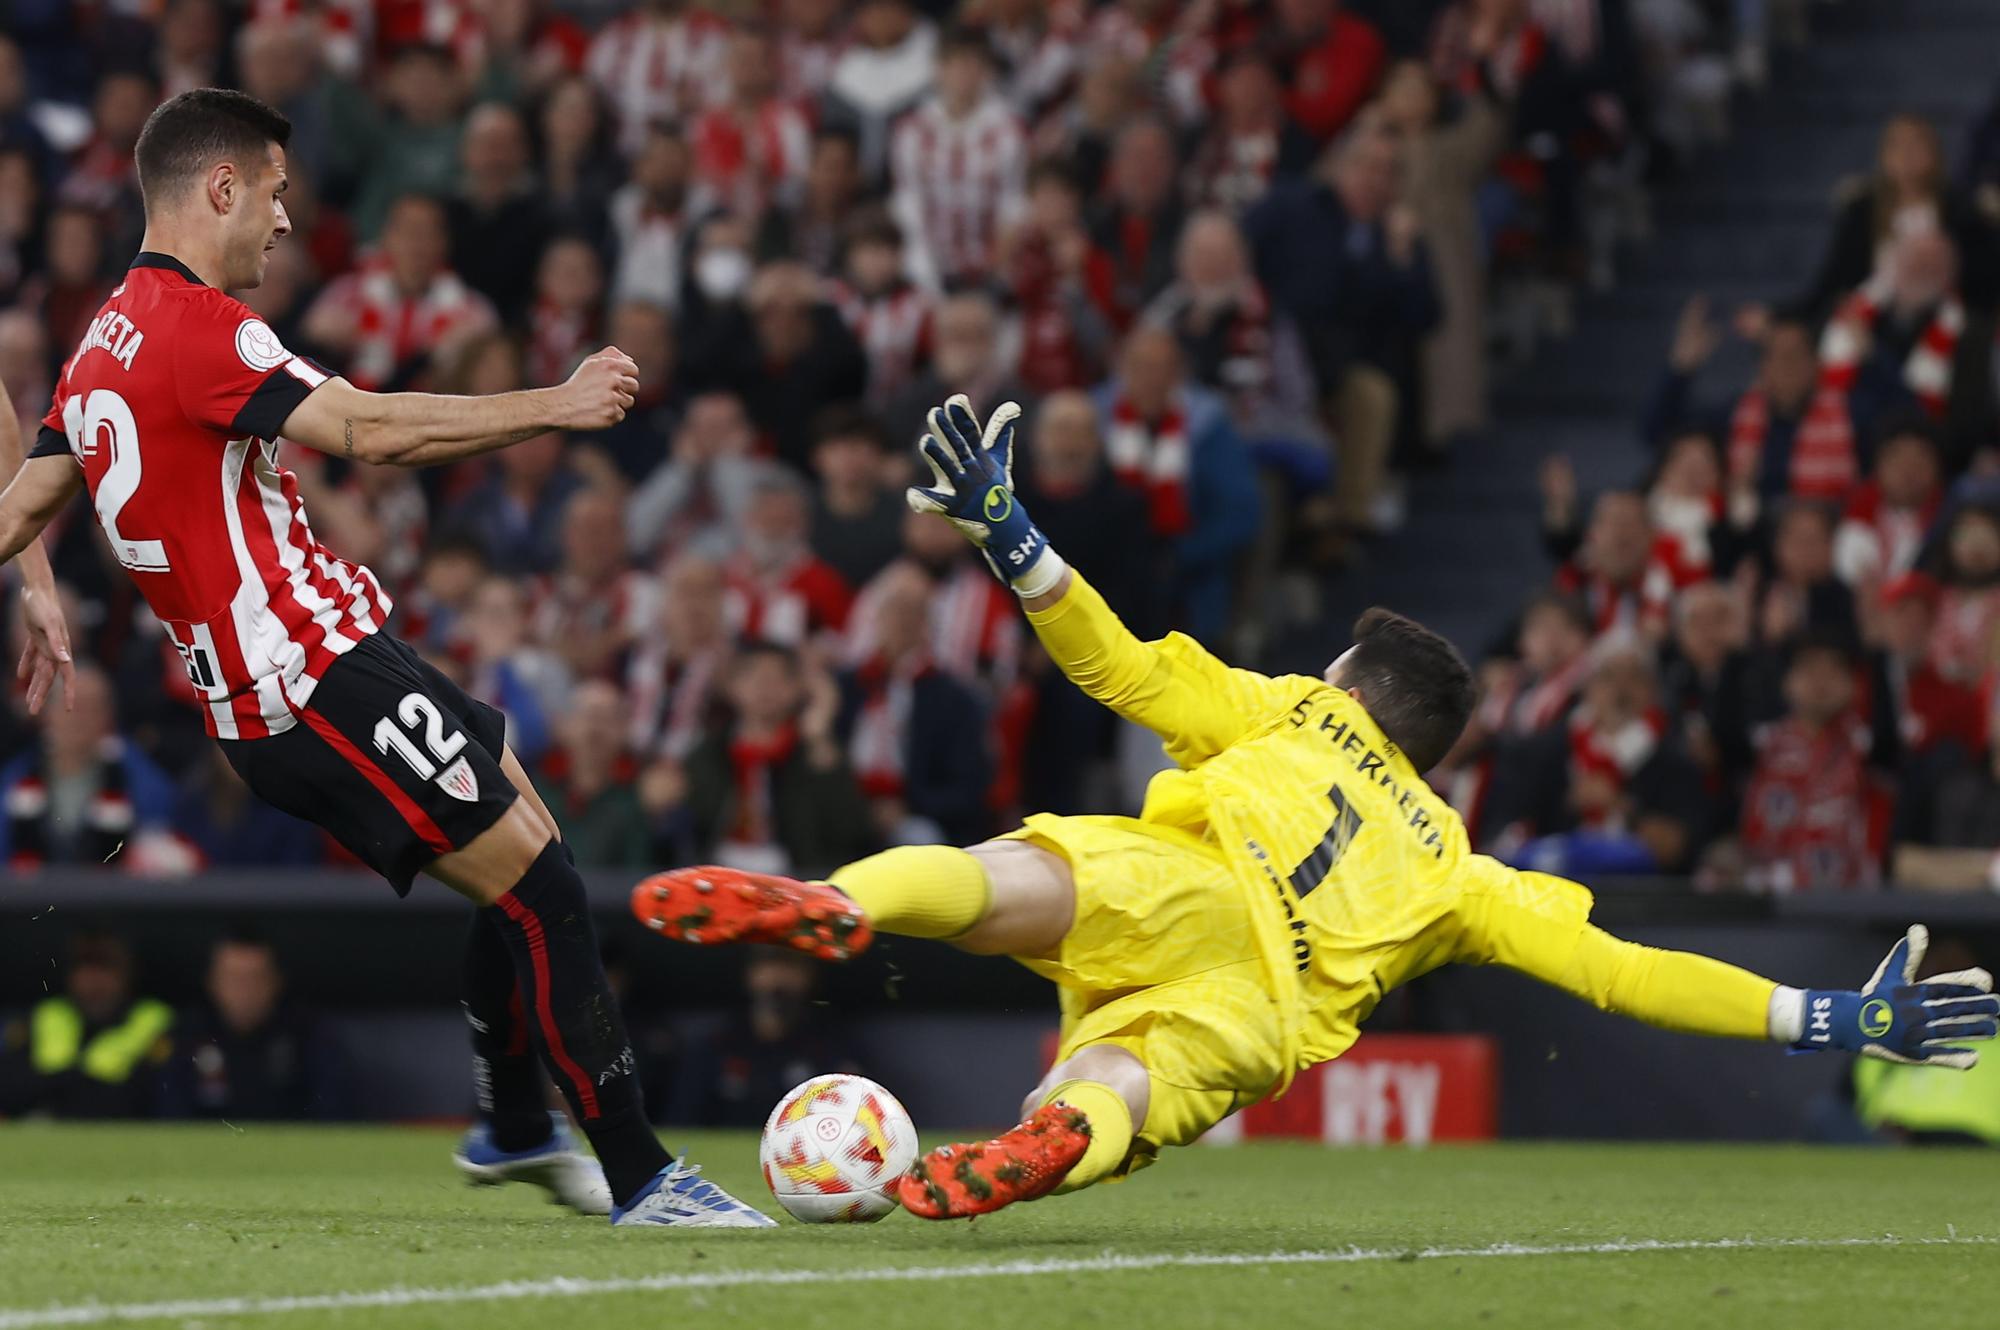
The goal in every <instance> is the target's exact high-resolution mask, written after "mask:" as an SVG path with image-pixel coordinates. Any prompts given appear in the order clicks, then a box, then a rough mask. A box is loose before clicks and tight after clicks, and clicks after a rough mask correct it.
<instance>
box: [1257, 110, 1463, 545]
mask: <svg viewBox="0 0 2000 1330" xmlns="http://www.w3.org/2000/svg"><path fill="white" fill-rule="evenodd" d="M1398 167H1399V150H1398V148H1397V145H1396V143H1395V141H1394V140H1392V139H1391V138H1389V137H1388V136H1387V135H1386V134H1383V133H1381V132H1380V131H1378V130H1373V129H1366V128H1357V129H1356V130H1355V131H1354V132H1353V133H1351V134H1349V135H1347V136H1346V137H1344V138H1342V139H1341V141H1340V142H1339V144H1337V145H1336V146H1335V148H1334V149H1333V150H1332V151H1331V152H1330V153H1329V154H1328V155H1327V157H1326V159H1325V162H1324V164H1323V168H1322V170H1321V171H1320V172H1319V174H1318V177H1316V178H1314V179H1310V180H1305V181H1298V182H1292V181H1282V182H1280V183H1279V184H1277V185H1276V186H1274V187H1273V188H1272V190H1271V192H1270V193H1269V194H1267V195H1265V197H1264V199H1263V201H1262V202H1260V203H1258V205H1257V206H1256V207H1254V208H1252V209H1251V210H1250V212H1249V214H1248V215H1247V216H1246V217H1245V219H1244V230H1245V233H1246V234H1247V235H1248V236H1249V239H1250V246H1251V250H1252V252H1253V253H1254V254H1255V255H1256V260H1257V275H1258V278H1259V279H1260V280H1261V281H1262V282H1263V284H1264V289H1265V290H1266V291H1268V292H1271V293H1272V297H1273V299H1274V300H1275V301H1276V302H1277V305H1278V308H1279V310H1280V311H1281V312H1283V313H1284V314H1285V315H1286V316H1287V317H1289V318H1290V319H1291V320H1292V321H1293V322H1294V323H1295V324H1296V325H1297V327H1298V330H1299V335H1300V337H1301V338H1302V339H1303V340H1304V343H1305V349H1306V356H1307V360H1308V362H1309V363H1310V364H1311V366H1312V370H1313V374H1314V377H1315V378H1316V380H1317V381H1318V385H1319V391H1320V395H1321V399H1322V401H1323V402H1324V403H1325V411H1326V415H1327V418H1328V420H1329V421H1330V422H1331V423H1332V425H1333V429H1334V433H1335V434H1336V436H1337V437H1338V438H1339V440H1340V464H1339V470H1338V476H1337V479H1336V490H1335V496H1334V505H1335V510H1336V520H1337V521H1338V522H1339V523H1340V524H1341V525H1342V526H1343V527H1344V528H1346V529H1347V530H1348V531H1350V532H1366V531H1371V530H1373V529H1374V526H1375V517H1374V511H1373V509H1374V504H1375V500H1376V496H1377V495H1378V493H1379V492H1380V491H1381V488H1382V483H1383V477H1384V475H1385V473H1386V469H1387V467H1388V463H1389V449H1390V445H1391V444H1392V443H1393V442H1394V440H1395V437H1396V427H1397V426H1396V421H1397V397H1398V390H1397V387H1396V383H1395V380H1394V379H1393V378H1391V377H1390V375H1389V373H1388V372H1387V367H1388V366H1389V365H1390V364H1391V363H1392V361H1393V360H1394V358H1395V357H1394V352H1395V350H1396V344H1397V343H1398V342H1399V341H1400V342H1403V343H1405V344H1407V346H1408V347H1414V345H1415V339H1416V338H1419V337H1421V336H1423V335H1424V334H1425V333H1426V332H1428V331H1429V330H1430V329H1431V327H1432V326H1433V325H1434V324H1435V322H1436V320H1437V317H1438V304H1437V294H1436V289H1435V287H1434V286H1433V284H1432V281H1431V275H1430V263H1429V260H1428V259H1427V258H1426V257H1425V255H1424V247H1423V243H1422V240H1421V239H1420V237H1419V234H1418V231H1419V222H1418V219H1417V217H1416V214H1415V213H1413V212H1411V211H1410V210H1409V209H1408V208H1406V207H1401V206H1397V205H1396V200H1395V192H1396V172H1397V170H1398Z"/></svg>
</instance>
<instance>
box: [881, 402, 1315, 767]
mask: <svg viewBox="0 0 2000 1330" xmlns="http://www.w3.org/2000/svg"><path fill="white" fill-rule="evenodd" d="M1020 414H1021V409H1020V407H1018V406H1016V405H1015V404H1014V403H1012V402H1007V403H1004V404H1002V405H1001V406H999V407H996V408H995V409H994V411H993V413H992V415H991V416H989V417H988V418H987V421H986V424H985V426H984V428H983V429H982V428H981V426H980V423H979V420H978V418H977V417H975V416H974V415H973V414H972V408H971V405H970V404H969V403H968V402H967V401H966V399H965V398H964V397H963V396H958V397H953V398H952V399H951V400H950V401H948V402H946V403H945V404H944V405H943V406H942V407H939V408H937V409H935V410H933V411H932V412H931V413H930V430H929V433H928V434H926V435H925V437H924V439H923V441H922V443H921V444H920V445H919V449H920V451H921V452H922V454H923V456H924V459H925V461H927V462H929V463H930V468H931V471H932V474H933V475H934V476H935V478H936V485H935V487H917V488H913V489H911V490H910V492H909V498H910V506H911V507H912V508H915V509H916V510H918V511H919V512H932V513H937V514H939V515H940V516H942V517H944V518H946V519H947V520H949V521H950V522H951V523H952V525H954V526H956V527H957V528H958V529H959V530H960V531H961V532H963V533H964V534H965V537H966V538H967V539H968V540H970V541H972V543H973V544H975V545H977V546H979V548H980V550H981V552H982V553H983V554H984V555H985V556H986V561H987V563H989V564H991V565H992V567H993V571H994V573H995V574H996V575H998V576H999V577H1000V579H1001V580H1002V581H1004V582H1006V583H1007V584H1008V585H1009V586H1011V587H1012V588H1013V589H1014V591H1015V593H1016V594H1018V595H1019V596H1020V597H1021V601H1022V604H1023V605H1024V606H1025V608H1026V609H1027V611H1028V621H1029V622H1030V623H1031V624H1032V625H1033V626H1034V629H1035V634H1036V636H1037V637H1039V638H1040V639H1041V642H1042V645H1043V646H1044V647H1045V648H1047V650H1048V653H1049V656H1050V658H1051V659H1053V660H1054V661H1055V662H1056V665H1057V666H1058V667H1059V668H1060V669H1061V670H1062V672H1063V673H1064V674H1066V675H1068V676H1069V678H1070V679H1071V680H1072V681H1073V682H1074V683H1075V684H1076V685H1077V687H1079V688H1081V689H1082V690H1083V691H1084V693H1086V694H1087V695H1088V696H1090V697H1093V698H1095V699H1096V700H1097V701H1099V702H1102V703H1104V704H1105V705H1106V706H1108V707H1110V708H1111V709H1112V710H1113V711H1116V712H1117V713H1118V714H1119V715H1121V716H1123V717H1125V718H1126V719H1127V720H1130V721H1133V722H1135V723H1137V724H1140V725H1144V726H1145V727H1146V728H1148V729H1150V730H1152V731H1154V732H1155V733H1157V734H1159V735H1160V737H1161V738H1163V739H1165V740H1166V741H1167V744H1168V748H1169V751H1170V752H1171V753H1172V755H1173V756H1174V758H1175V759H1176V760H1177V761H1180V762H1182V763H1184V764H1186V763H1191V762H1195V761H1199V760H1201V759H1202V758H1204V757H1207V756H1209V755H1211V754H1213V753H1215V752H1219V751H1220V750H1221V749H1223V748H1226V747H1227V746H1228V745H1229V744H1230V743H1232V742H1234V741H1235V740H1236V739H1237V738H1238V737H1240V736H1241V735H1242V734H1243V733H1244V732H1245V731H1246V730H1247V729H1249V728H1250V727H1251V726H1252V725H1254V724H1255V723H1256V722H1257V720H1258V718H1259V716H1260V715H1261V712H1260V710H1259V708H1260V707H1268V706H1269V705H1270V701H1271V699H1270V698H1267V697H1264V696H1262V694H1264V693H1269V692H1273V691H1274V688H1273V684H1272V681H1271V680H1269V679H1267V678H1265V677H1264V676H1263V675H1260V674H1254V673H1252V672H1251V671H1247V670H1235V669H1231V668H1229V667H1228V666H1226V665H1224V664H1223V663H1222V662H1221V661H1219V660H1217V659H1216V658H1215V657H1214V656H1212V655H1210V654H1209V653H1208V652H1207V651H1206V650H1204V649H1203V648H1202V647H1201V646H1200V644H1198V643H1196V642H1195V641H1193V639H1191V638H1187V637H1184V636H1182V635H1180V634H1178V633H1176V634H1172V635H1170V636H1168V637H1167V638H1165V639H1164V640H1162V641H1160V642H1142V641H1140V640H1139V638H1138V637H1137V636H1136V635H1135V634H1134V633H1133V632H1132V631H1131V630H1130V629H1128V628H1127V627H1126V626H1125V625H1124V623H1123V622H1122V621H1121V620H1120V619H1119V618H1118V616H1117V615H1116V614H1115V613H1113V612H1112V610H1111V607H1110V606H1109V605H1107V604H1106V603H1105V602H1104V598H1103V597H1102V596H1100V595H1098V594H1097V591H1096V589H1095V588H1094V587H1092V586H1091V585H1090V584H1089V583H1088V582H1086V581H1085V580H1084V579H1083V578H1082V577H1081V576H1079V575H1078V574H1077V573H1076V571H1075V570H1074V569H1072V568H1070V567H1069V566H1068V565H1067V564H1065V563H1064V562H1063V560H1062V556H1061V555H1059V554H1057V553H1056V552H1055V550H1053V549H1051V548H1050V547H1049V542H1048V538H1047V537H1046V536H1044V535H1043V534H1042V533H1041V530H1040V529H1039V528H1037V527H1036V526H1035V524H1034V522H1033V521H1032V520H1030V518H1029V517H1028V514H1027V512H1026V511H1025V510H1024V509H1023V508H1022V507H1021V505H1020V503H1019V501H1018V500H1017V499H1016V498H1015V496H1014V488H1013V450H1014V427H1015V423H1016V421H1017V420H1018V419H1019V417H1020ZM1289 705H1290V700H1289V699H1288V700H1287V701H1285V702H1284V703H1283V704H1282V705H1281V707H1280V709H1282V707H1283V706H1289Z"/></svg>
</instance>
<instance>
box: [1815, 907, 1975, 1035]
mask: <svg viewBox="0 0 2000 1330" xmlns="http://www.w3.org/2000/svg"><path fill="white" fill-rule="evenodd" d="M1930 940H1931V938H1930V932H1929V930H1927V929H1925V928H1924V926H1923V925H1922V924H1917V925H1914V926H1912V927H1911V929H1910V931H1909V932H1908V934H1906V935H1905V936H1904V938H1903V940H1902V941H1900V942H1898V943H1897V944H1896V945H1895V947H1894V948H1893V949H1892V950H1891V951H1890V952H1889V955H1888V957H1887V958H1886V959H1885V960H1884V961H1883V962H1882V964H1881V965H1879V966H1877V967H1876V970H1875V977H1874V978H1872V979H1870V980H1869V981H1868V984H1867V987H1865V988H1863V989H1862V990H1861V991H1860V992H1858V993H1844V992H1839V991H1837V990H1831V989H1808V990H1806V991H1805V992H1804V993H1803V994H1802V995H1801V996H1802V997H1803V999H1804V1001H1803V1007H1802V1010H1801V1011H1800V1013H1799V1016H1800V1024H1799V1026H1798V1027H1797V1028H1798V1030H1799V1034H1798V1037H1797V1038H1795V1039H1794V1040H1793V1041H1792V1047H1793V1048H1795V1049H1798V1050H1800V1051H1801V1052H1821V1051H1824V1050H1826V1049H1838V1050H1840V1051H1842V1052H1846V1053H1862V1054H1865V1055H1866V1056H1868V1057H1872V1058H1881V1059H1883V1060H1884V1061H1887V1062H1922V1063H1927V1064H1929V1065H1931V1066H1934V1067H1956V1068H1959V1069H1960V1070H1963V1069H1965V1068H1967V1067H1970V1066H1971V1065H1972V1064H1973V1063H1975V1062H1977V1061H1978V1060H1979V1054H1978V1053H1977V1052H1976V1051H1975V1050H1973V1049H1970V1048H1965V1047H1963V1046H1962V1045H1963V1044H1964V1042H1965V1041H1966V1040H1968V1039H1991V1038H1993V1037H1994V1036H1995V1035H1996V1034H2000V997H1995V996H1994V994H1993V976H1992V975H1990V974H1988V973H1987V972H1986V971H1984V970H1979V969H1973V970H1954V971H1952V972H1951V973H1950V974H1939V975H1932V976H1931V977H1930V978H1929V979H1925V980H1922V981H1919V980H1918V979H1917V977H1916V975H1917V967H1918V966H1920V965H1922V964H1923V961H1924V949H1925V948H1926V947H1928V946H1929V945H1930ZM1790 991H1791V992H1794V993H1796V992H1798V990H1796V989H1793V990H1790Z"/></svg>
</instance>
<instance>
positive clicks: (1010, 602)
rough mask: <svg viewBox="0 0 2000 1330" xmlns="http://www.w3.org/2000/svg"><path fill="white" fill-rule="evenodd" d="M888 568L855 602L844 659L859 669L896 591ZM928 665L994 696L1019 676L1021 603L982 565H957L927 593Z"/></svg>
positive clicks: (893, 571)
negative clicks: (881, 610)
mask: <svg viewBox="0 0 2000 1330" xmlns="http://www.w3.org/2000/svg"><path fill="white" fill-rule="evenodd" d="M897 573H898V569H897V566H896V565H894V564H891V565H890V566H889V567H888V568H886V569H884V570H883V571H882V572H880V573H877V574H876V575H875V577H874V579H873V580H872V581H870V582H869V583H868V585H867V586H865V587H863V588H862V589H861V594H860V595H858V596H856V597H855V598H854V613H853V615H852V617H851V618H850V619H849V624H848V630H847V648H846V652H847V659H848V660H849V661H851V662H853V663H854V664H855V665H857V666H858V665H861V664H863V663H864V662H866V661H867V660H868V659H869V658H871V657H872V656H874V655H875V654H876V635H875V619H876V615H877V612H878V611H877V606H879V605H880V604H881V600H882V597H883V595H885V594H886V593H887V592H888V591H889V590H890V589H892V588H893V586H894V580H893V579H894V578H895V576H896V575H897ZM930 622H931V642H930V648H931V649H930V658H931V663H932V664H933V665H936V666H937V667H938V668H939V669H941V670H943V671H945V672H946V673H947V674H950V675H953V676H955V677H957V678H959V679H963V680H965V681H967V682H978V683H982V684H984V685H985V686H986V687H987V688H988V690H989V691H991V692H994V693H998V692H1000V691H1001V690H1002V689H1004V688H1006V687H1007V686H1008V685H1009V684H1011V683H1013V682H1014V680H1015V679H1016V678H1018V677H1019V675H1020V672H1021V646H1022V636H1021V602H1020V599H1019V598H1018V597H1017V596H1015V595H1014V593H1013V592H1011V591H1009V590H1007V588H1006V587H1004V586H1002V585H1001V584H1000V583H999V582H997V581H995V580H994V578H993V575H992V573H990V572H989V571H987V569H986V567H985V566H984V565H983V564H973V563H962V564H959V565H958V566H957V567H956V568H955V569H954V570H953V571H952V572H951V573H950V574H949V575H948V576H946V577H945V578H943V579H942V580H940V581H939V582H938V583H937V585H936V586H935V587H934V588H933V590H932V591H931V614H930Z"/></svg>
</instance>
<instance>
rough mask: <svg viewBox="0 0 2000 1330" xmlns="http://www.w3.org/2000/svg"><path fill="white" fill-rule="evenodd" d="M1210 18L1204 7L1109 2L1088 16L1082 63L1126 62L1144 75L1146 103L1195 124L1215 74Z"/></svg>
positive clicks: (1150, 0) (1160, 1)
mask: <svg viewBox="0 0 2000 1330" xmlns="http://www.w3.org/2000/svg"><path fill="white" fill-rule="evenodd" d="M1214 17H1215V16H1214V13H1213V11H1212V10H1210V9H1209V8H1208V7H1207V6H1203V5H1195V6H1188V5H1178V4H1170V3H1166V0H1111V3H1109V4H1105V5H1102V6H1099V8H1098V9H1097V12H1096V13H1094V14H1093V15H1092V16H1091V19H1090V25H1089V27H1088V28H1087V29H1086V30H1085V33H1084V43H1085V47H1084V60H1085V62H1086V63H1087V64H1088V63H1095V62H1096V61H1100V60H1105V59H1107V58H1111V57H1117V58H1121V59H1124V60H1128V61H1130V62H1131V63H1132V65H1133V66H1134V67H1135V68H1138V69H1140V70H1142V71H1143V72H1144V77H1145V80H1146V92H1147V94H1148V98H1149V100H1151V101H1153V102H1155V103H1157V104H1158V105H1160V106H1162V107H1164V108H1165V109H1167V110H1168V111H1169V112H1170V113H1171V114H1172V116H1173V118H1174V120H1175V122H1176V123H1177V124H1181V125H1189V124H1193V123H1195V122H1196V121H1198V120H1200V119H1201V117H1202V115H1203V114H1204V113H1205V111H1206V110H1207V107H1206V105H1205V100H1204V96H1203V93H1204V90H1205V88H1206V85H1207V83H1208V80H1209V77H1210V75H1211V74H1212V73H1213V72H1214V62H1215V43H1214V41H1213V40H1212V38H1211V36H1210V33H1209V31H1208V29H1209V28H1210V27H1211V26H1212V24H1213V22H1214Z"/></svg>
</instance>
